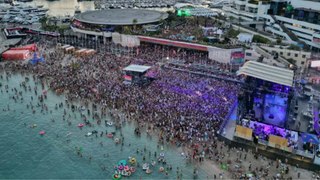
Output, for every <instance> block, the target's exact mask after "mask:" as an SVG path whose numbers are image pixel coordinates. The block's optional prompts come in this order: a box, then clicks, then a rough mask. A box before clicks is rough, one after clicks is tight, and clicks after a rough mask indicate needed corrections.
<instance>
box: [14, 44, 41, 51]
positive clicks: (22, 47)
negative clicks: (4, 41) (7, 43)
mask: <svg viewBox="0 0 320 180" xmlns="http://www.w3.org/2000/svg"><path fill="white" fill-rule="evenodd" d="M10 50H29V51H36V50H37V45H36V44H29V45H25V46H21V47H15V48H10Z"/></svg>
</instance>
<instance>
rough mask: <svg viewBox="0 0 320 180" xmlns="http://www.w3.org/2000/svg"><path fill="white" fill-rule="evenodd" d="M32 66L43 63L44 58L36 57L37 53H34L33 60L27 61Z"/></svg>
mask: <svg viewBox="0 0 320 180" xmlns="http://www.w3.org/2000/svg"><path fill="white" fill-rule="evenodd" d="M29 62H30V63H31V64H32V65H35V64H37V63H44V62H45V61H44V58H43V57H42V56H40V57H39V56H37V53H36V52H35V53H33V58H32V59H30V61H29Z"/></svg>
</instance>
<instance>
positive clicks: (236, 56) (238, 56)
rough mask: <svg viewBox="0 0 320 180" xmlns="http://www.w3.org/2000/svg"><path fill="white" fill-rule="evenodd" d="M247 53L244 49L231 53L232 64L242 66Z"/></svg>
mask: <svg viewBox="0 0 320 180" xmlns="http://www.w3.org/2000/svg"><path fill="white" fill-rule="evenodd" d="M244 57H245V53H244V51H243V49H242V48H240V49H234V50H232V51H231V58H230V63H231V64H235V65H240V64H243V63H244Z"/></svg>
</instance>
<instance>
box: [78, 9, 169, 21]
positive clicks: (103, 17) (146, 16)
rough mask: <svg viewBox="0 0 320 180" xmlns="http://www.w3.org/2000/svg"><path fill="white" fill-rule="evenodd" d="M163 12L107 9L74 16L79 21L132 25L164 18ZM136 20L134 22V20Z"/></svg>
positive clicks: (165, 15)
mask: <svg viewBox="0 0 320 180" xmlns="http://www.w3.org/2000/svg"><path fill="white" fill-rule="evenodd" d="M167 17H168V14H167V13H165V12H160V11H154V10H144V9H108V10H96V11H87V12H84V13H81V14H78V15H76V16H75V19H76V20H78V21H80V22H85V23H89V24H101V25H134V24H147V23H154V22H158V21H160V20H164V19H166V18H167ZM134 20H136V22H134Z"/></svg>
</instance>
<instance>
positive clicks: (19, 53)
mask: <svg viewBox="0 0 320 180" xmlns="http://www.w3.org/2000/svg"><path fill="white" fill-rule="evenodd" d="M1 56H2V59H3V60H4V61H17V60H27V59H30V58H31V53H30V51H29V50H11V49H10V50H8V51H5V52H4V53H2V55H1Z"/></svg>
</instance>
